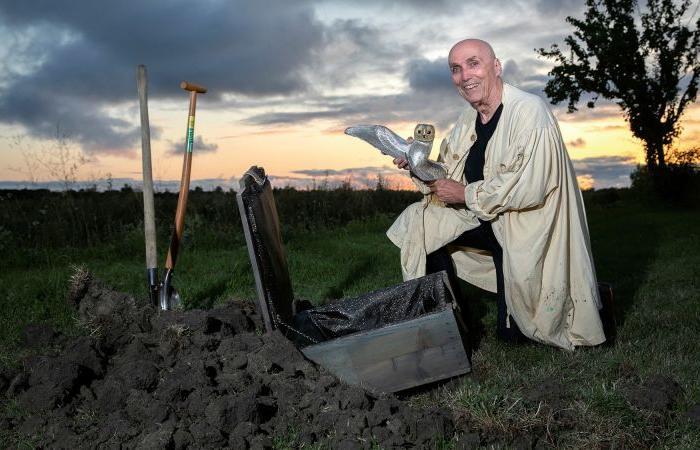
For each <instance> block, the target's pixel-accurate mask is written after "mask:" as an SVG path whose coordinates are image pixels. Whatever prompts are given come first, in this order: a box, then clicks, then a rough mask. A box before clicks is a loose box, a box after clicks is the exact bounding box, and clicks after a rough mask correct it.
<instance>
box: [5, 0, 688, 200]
mask: <svg viewBox="0 0 700 450" xmlns="http://www.w3.org/2000/svg"><path fill="white" fill-rule="evenodd" d="M583 3H584V2H583V1H575V0H561V1H556V0H522V1H504V0H474V1H465V0H461V1H453V0H439V1H432V2H424V1H412V0H408V1H398V0H373V1H365V0H355V1H320V0H319V1H311V0H308V1H306V0H300V1H277V0H259V1H230V0H229V1H226V0H201V1H199V2H195V3H192V2H184V1H181V0H171V1H156V0H154V1H147V2H144V1H135V0H122V1H119V2H116V1H94V0H73V1H57V0H33V1H15V0H0V39H2V42H3V46H2V47H1V48H0V188H2V187H9V186H31V185H32V183H31V182H32V181H40V182H49V181H51V180H55V179H56V178H57V175H56V172H57V171H56V170H55V169H56V167H57V166H59V165H60V164H61V163H60V161H59V160H58V159H57V158H58V156H57V155H60V154H63V155H67V156H68V159H69V160H70V161H73V162H76V168H75V175H76V178H77V179H79V180H83V181H86V182H88V183H92V182H95V181H100V180H101V181H102V182H104V181H105V180H110V182H111V183H113V184H115V185H117V186H119V185H121V184H124V183H132V182H134V181H135V182H136V183H137V184H138V182H140V180H141V139H140V128H139V107H138V96H137V91H136V67H137V65H138V64H145V65H146V66H147V70H148V79H149V86H148V94H149V116H150V128H151V147H152V152H153V156H152V159H153V176H154V178H156V180H157V181H156V187H157V188H158V187H160V188H163V187H166V188H170V187H171V186H176V185H177V183H176V182H175V181H173V180H179V178H180V173H181V170H182V169H181V168H182V154H183V151H184V141H185V131H186V130H185V128H186V121H187V110H188V101H189V96H188V94H187V92H185V91H183V90H181V89H180V88H179V83H180V81H182V80H188V81H191V82H195V83H198V84H201V85H204V86H206V87H207V88H208V90H209V91H208V92H207V93H206V94H204V95H201V96H199V98H198V102H197V118H196V126H195V134H196V139H195V145H194V161H193V169H192V179H193V186H198V185H199V186H202V187H204V188H212V187H214V186H217V185H220V186H222V187H224V188H231V187H233V188H234V189H235V188H236V186H237V180H238V179H239V178H240V176H241V175H242V174H243V173H244V172H245V171H246V170H247V169H248V168H249V167H250V166H252V165H258V166H262V167H264V168H265V170H266V172H267V173H268V175H270V176H271V178H272V181H273V183H274V184H275V185H276V186H294V187H299V188H305V187H310V186H319V185H323V184H331V185H332V184H334V183H340V182H346V183H348V182H349V183H351V184H352V185H353V186H355V187H358V188H361V187H373V186H375V185H376V182H377V177H378V175H381V177H382V179H383V181H384V182H385V183H386V184H388V185H389V186H390V187H394V188H405V187H410V185H411V183H410V180H409V179H408V178H407V177H406V175H405V173H402V172H401V171H399V170H397V169H395V168H393V166H392V164H391V160H390V158H389V157H387V156H385V155H382V154H380V153H379V151H378V150H376V149H374V148H373V147H371V146H369V145H368V144H366V143H364V142H362V141H360V140H357V139H354V138H351V137H349V136H346V135H344V134H343V130H344V129H345V128H346V127H348V126H352V125H356V124H369V123H376V124H383V125H386V126H389V127H390V128H392V129H393V130H395V131H396V132H397V133H399V134H400V135H404V136H410V135H412V132H413V127H414V126H415V124H416V123H432V124H435V126H436V129H437V136H438V141H439V139H441V138H442V137H443V136H445V135H446V134H447V132H448V131H449V128H450V126H451V124H452V123H453V122H454V121H455V120H456V118H457V117H458V115H459V113H460V111H461V110H462V109H463V108H464V107H465V106H466V103H465V102H464V100H462V99H461V98H460V97H459V96H458V94H457V93H456V90H455V88H454V87H453V86H452V84H451V80H450V77H449V71H448V68H447V53H448V51H449V49H450V47H451V46H452V45H453V44H454V43H455V42H457V41H459V40H461V39H463V38H467V37H477V38H481V39H484V40H487V41H489V42H490V43H491V44H492V46H493V47H494V50H495V52H496V54H497V56H498V57H499V58H500V60H501V61H502V63H503V67H504V74H503V78H504V80H505V81H507V82H509V83H511V84H514V85H515V86H518V87H520V88H522V89H524V90H527V91H528V92H532V93H535V94H537V95H540V96H542V97H543V98H546V97H545V96H544V94H543V92H542V89H543V87H544V85H545V83H546V81H547V79H548V77H547V73H548V71H549V70H550V69H551V67H552V64H551V62H549V61H547V60H543V59H541V58H539V57H538V56H537V54H536V53H535V51H534V49H535V48H540V47H545V48H548V47H549V46H550V45H551V44H554V43H559V44H561V43H562V41H563V38H564V37H565V36H566V35H567V34H569V33H571V31H572V29H571V27H570V26H569V25H568V24H567V23H566V21H565V18H566V16H569V15H570V16H574V17H581V16H582V13H583ZM693 9H694V8H691V10H693ZM550 107H551V108H552V109H553V111H554V113H555V115H556V117H557V118H558V120H559V123H560V127H561V130H562V134H563V136H564V139H565V141H566V143H567V148H568V151H569V154H570V156H571V158H572V160H573V161H574V167H575V169H576V173H577V175H578V179H579V184H580V185H581V186H582V187H584V188H590V187H595V188H605V187H622V186H627V185H629V174H630V172H631V171H632V170H633V169H634V167H635V166H636V164H638V163H639V162H642V161H643V150H642V144H641V142H640V141H638V140H636V139H635V138H634V137H633V136H632V134H631V133H630V132H629V129H628V127H627V124H626V123H625V121H624V118H623V116H622V113H621V111H620V110H619V108H618V107H617V106H616V105H614V104H612V103H600V102H599V106H596V108H595V109H592V110H589V109H587V108H586V107H585V106H582V107H581V109H580V110H579V111H578V112H577V113H574V114H568V113H567V112H566V105H558V106H555V105H550ZM683 124H684V128H683V133H682V134H681V136H680V138H679V140H678V142H677V144H678V146H679V147H681V148H684V147H689V146H693V145H697V144H698V142H700V107H698V105H697V103H695V104H693V105H691V107H690V108H689V111H688V112H687V113H686V115H685V118H684V120H683ZM435 147H437V145H436V146H435ZM61 149H62V150H63V153H61V152H60V151H59V150H61ZM434 151H435V152H437V149H436V148H435V149H434ZM435 154H436V153H433V156H435ZM64 166H66V164H64ZM51 169H53V170H51Z"/></svg>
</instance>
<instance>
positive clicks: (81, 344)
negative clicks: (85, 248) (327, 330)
mask: <svg viewBox="0 0 700 450" xmlns="http://www.w3.org/2000/svg"><path fill="white" fill-rule="evenodd" d="M70 298H71V301H73V302H74V304H75V306H76V308H77V310H78V316H79V318H80V320H81V321H83V322H84V324H85V326H86V327H87V328H88V329H89V330H90V334H89V335H88V336H80V337H74V338H68V337H65V336H62V335H60V334H59V333H57V332H56V331H54V330H52V329H50V328H48V327H45V326H32V327H28V328H27V329H26V330H25V333H24V336H23V341H24V343H25V345H26V346H27V347H34V348H46V347H47V346H50V347H51V346H52V347H53V348H56V349H60V350H58V351H56V352H54V353H53V354H49V355H45V356H32V357H30V358H28V359H26V360H25V361H24V364H23V368H22V370H21V371H19V372H18V373H10V372H8V371H7V370H6V369H5V370H0V399H1V398H2V397H7V398H9V399H11V400H10V401H11V402H14V403H15V404H16V408H15V409H16V410H17V411H19V412H18V413H17V414H14V415H13V416H12V417H3V418H0V431H2V430H3V429H4V430H5V432H6V433H13V434H16V435H17V436H22V437H23V439H25V440H26V439H30V440H32V441H33V443H34V444H35V445H37V446H39V447H44V448H76V447H77V448H83V447H113V446H114V447H118V446H120V445H123V446H125V447H127V448H178V449H179V448H188V447H194V448H221V447H227V446H228V447H230V448H236V449H245V448H270V447H272V446H276V447H300V446H308V445H310V444H312V443H322V444H327V445H330V446H331V447H332V448H370V447H372V446H373V445H374V446H376V445H378V446H380V447H381V448H395V447H402V448H405V447H418V448H426V447H427V448H434V447H435V446H436V445H438V444H439V443H440V442H441V441H443V440H444V439H445V438H447V439H450V438H451V437H452V436H453V435H454V433H455V429H454V424H453V421H452V418H451V414H450V413H449V412H448V411H446V410H442V409H416V408H411V407H409V406H408V405H406V404H405V403H403V402H401V401H400V400H398V399H396V398H395V397H393V396H382V395H374V394H371V393H368V392H365V391H364V390H362V389H360V388H357V387H351V386H347V385H345V384H343V383H340V382H339V381H338V380H337V379H336V378H335V377H333V376H331V375H329V374H328V373H326V372H325V371H324V370H322V369H319V368H317V367H315V366H314V365H312V364H311V363H309V362H308V361H307V360H305V359H304V358H303V356H302V355H301V354H300V353H299V352H298V351H297V350H296V349H295V348H294V347H293V346H292V345H291V344H290V342H289V341H288V340H287V339H285V338H284V337H283V336H281V335H279V334H270V335H261V334H260V333H259V332H258V330H259V329H260V324H259V323H258V319H257V317H256V316H255V314H254V311H253V310H252V308H250V307H246V306H241V305H239V304H233V303H231V304H228V305H226V306H223V307H219V308H217V309H213V310H210V311H201V310H192V311H186V312H167V313H162V314H154V312H153V310H152V309H151V308H150V307H147V306H144V305H139V304H137V302H136V301H135V300H134V299H133V298H132V297H129V296H128V295H125V294H123V293H119V292H115V291H113V290H110V289H108V288H106V287H105V286H104V285H103V284H102V283H100V282H99V281H97V280H93V279H92V277H91V276H90V275H89V274H87V273H85V272H80V273H78V274H77V275H76V278H75V280H74V283H73V286H72V289H71V293H70Z"/></svg>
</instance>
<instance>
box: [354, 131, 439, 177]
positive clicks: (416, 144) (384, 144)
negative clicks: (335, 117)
mask: <svg viewBox="0 0 700 450" xmlns="http://www.w3.org/2000/svg"><path fill="white" fill-rule="evenodd" d="M345 134H347V135H350V136H355V137H357V138H360V139H362V140H363V141H365V142H367V143H369V144H371V145H372V146H374V147H376V148H378V149H379V151H380V152H382V153H383V154H385V155H389V156H391V157H393V158H403V159H405V160H407V161H408V166H409V167H410V169H411V173H412V174H413V175H414V176H416V177H417V178H419V179H420V180H422V181H433V180H438V179H441V178H445V177H446V176H447V171H446V170H445V167H444V166H443V165H442V164H440V163H437V162H435V161H431V160H430V159H429V158H428V157H429V156H430V150H431V149H432V147H433V141H434V140H435V127H434V126H432V125H428V124H423V123H419V124H418V125H416V128H415V129H414V130H413V140H412V141H410V142H408V141H406V140H405V139H403V138H402V137H400V136H399V135H397V134H396V133H394V132H393V131H391V130H390V129H388V128H387V127H385V126H382V125H358V126H355V127H349V128H346V129H345Z"/></svg>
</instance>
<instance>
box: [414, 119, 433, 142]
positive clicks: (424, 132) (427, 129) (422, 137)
mask: <svg viewBox="0 0 700 450" xmlns="http://www.w3.org/2000/svg"><path fill="white" fill-rule="evenodd" d="M413 139H415V140H417V141H422V142H432V141H433V139H435V127H434V126H432V125H428V124H427V123H419V124H418V125H416V129H415V130H413Z"/></svg>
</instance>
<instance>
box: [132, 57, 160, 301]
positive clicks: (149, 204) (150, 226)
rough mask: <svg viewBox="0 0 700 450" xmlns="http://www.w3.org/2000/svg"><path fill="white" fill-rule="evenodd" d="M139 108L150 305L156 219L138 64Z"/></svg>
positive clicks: (154, 294)
mask: <svg viewBox="0 0 700 450" xmlns="http://www.w3.org/2000/svg"><path fill="white" fill-rule="evenodd" d="M136 85H137V87H138V92H139V107H140V110H141V161H142V164H143V229H144V234H145V238H146V283H147V287H148V297H149V299H150V301H151V305H153V306H154V307H156V306H157V305H158V266H157V264H156V220H155V208H154V206H153V175H152V171H151V131H150V127H149V124H148V94H147V88H148V79H147V76H146V66H144V65H140V66H138V69H137V74H136Z"/></svg>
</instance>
